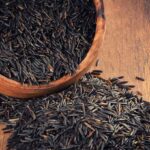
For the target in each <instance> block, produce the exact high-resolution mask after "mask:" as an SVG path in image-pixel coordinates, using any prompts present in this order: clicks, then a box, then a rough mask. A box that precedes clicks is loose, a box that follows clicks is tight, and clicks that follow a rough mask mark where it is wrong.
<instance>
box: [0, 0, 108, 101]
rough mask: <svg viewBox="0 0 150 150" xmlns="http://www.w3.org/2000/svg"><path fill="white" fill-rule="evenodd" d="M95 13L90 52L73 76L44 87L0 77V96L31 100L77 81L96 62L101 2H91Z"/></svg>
mask: <svg viewBox="0 0 150 150" xmlns="http://www.w3.org/2000/svg"><path fill="white" fill-rule="evenodd" d="M93 1H94V4H95V8H96V12H97V21H96V33H95V36H94V40H93V43H92V46H91V48H90V50H89V51H88V53H87V55H86V57H85V58H84V60H83V61H82V62H81V63H80V64H79V66H78V68H77V70H76V72H75V73H74V74H73V75H66V76H63V77H62V78H60V79H58V80H55V81H52V82H50V83H49V84H46V85H39V86H35V85H28V84H21V83H19V82H17V81H14V80H11V79H8V78H6V77H4V76H2V75H0V94H3V95H7V96H11V97H16V98H33V97H38V96H42V95H45V94H50V93H53V92H56V91H59V90H62V89H64V88H65V87H67V86H69V85H70V84H72V83H74V82H76V81H78V79H80V78H81V77H82V76H83V75H84V74H85V73H86V72H87V71H88V69H89V68H90V67H91V65H92V64H93V63H94V62H95V61H96V58H97V56H98V51H99V48H100V46H101V44H102V41H103V35H104V30H105V19H104V7H103V0H93Z"/></svg>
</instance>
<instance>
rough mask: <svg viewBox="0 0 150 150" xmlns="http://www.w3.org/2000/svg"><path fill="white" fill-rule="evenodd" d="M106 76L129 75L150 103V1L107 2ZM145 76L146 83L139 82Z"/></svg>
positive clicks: (102, 55) (102, 58)
mask: <svg viewBox="0 0 150 150" xmlns="http://www.w3.org/2000/svg"><path fill="white" fill-rule="evenodd" d="M104 4H105V14H106V33H105V37H104V42H103V46H102V48H101V49H100V52H99V59H100V66H99V67H98V68H100V69H102V70H103V71H104V73H103V74H102V77H104V78H109V77H114V76H120V75H123V76H125V80H127V81H129V83H131V84H134V85H135V86H136V88H135V89H134V90H135V91H140V92H142V93H143V97H144V98H145V100H147V101H150V0H105V3H104ZM136 76H139V77H143V78H144V79H145V81H144V82H142V81H138V80H136V79H135V77H136Z"/></svg>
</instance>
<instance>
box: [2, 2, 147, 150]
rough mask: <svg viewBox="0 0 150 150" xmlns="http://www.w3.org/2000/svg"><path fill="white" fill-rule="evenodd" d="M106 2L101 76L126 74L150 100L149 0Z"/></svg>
mask: <svg viewBox="0 0 150 150" xmlns="http://www.w3.org/2000/svg"><path fill="white" fill-rule="evenodd" d="M104 4H105V14H106V20H107V21H106V33H105V39H104V42H103V46H102V48H101V49H100V53H99V59H100V66H99V68H100V69H102V70H103V71H104V73H103V75H102V76H103V77H105V78H109V77H114V76H119V75H124V76H125V79H126V80H128V81H130V83H131V84H135V85H136V88H135V91H136V90H138V91H141V92H142V93H143V97H144V98H145V99H146V100H149V101H150V0H104ZM135 76H140V77H143V78H145V81H144V82H141V81H137V80H135ZM0 134H1V136H0V150H5V144H6V139H7V137H8V134H7V135H4V134H2V132H0Z"/></svg>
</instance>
